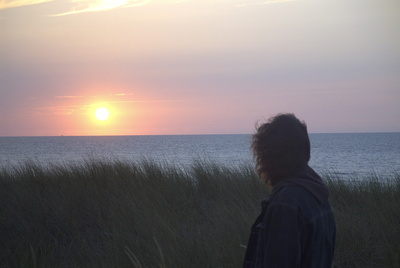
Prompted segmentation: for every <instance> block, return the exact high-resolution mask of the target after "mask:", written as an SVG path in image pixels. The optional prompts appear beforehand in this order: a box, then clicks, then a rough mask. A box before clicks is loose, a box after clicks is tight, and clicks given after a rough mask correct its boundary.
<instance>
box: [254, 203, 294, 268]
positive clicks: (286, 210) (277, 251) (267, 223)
mask: <svg viewBox="0 0 400 268" xmlns="http://www.w3.org/2000/svg"><path fill="white" fill-rule="evenodd" d="M300 224H301V223H300V216H299V213H298V208H296V207H295V206H293V207H292V206H290V205H288V204H281V203H275V204H270V206H269V207H268V208H267V211H266V213H265V215H264V218H263V221H262V224H261V226H260V233H259V234H260V236H259V240H258V247H257V250H258V251H259V252H257V254H256V256H257V257H256V267H265V268H269V267H280V268H282V267H283V268H284V267H290V268H293V267H299V266H300V256H301V242H300V235H301V234H300V230H301V226H300Z"/></svg>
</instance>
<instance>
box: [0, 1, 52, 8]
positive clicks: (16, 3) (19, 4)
mask: <svg viewBox="0 0 400 268" xmlns="http://www.w3.org/2000/svg"><path fill="white" fill-rule="evenodd" d="M51 1H53V0H0V9H6V8H12V7H22V6H30V5H37V4H42V3H46V2H51Z"/></svg>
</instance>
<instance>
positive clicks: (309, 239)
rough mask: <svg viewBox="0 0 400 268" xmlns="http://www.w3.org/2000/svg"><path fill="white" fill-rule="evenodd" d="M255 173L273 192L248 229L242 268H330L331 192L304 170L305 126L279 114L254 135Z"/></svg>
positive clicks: (306, 154) (307, 146) (332, 241)
mask: <svg viewBox="0 0 400 268" xmlns="http://www.w3.org/2000/svg"><path fill="white" fill-rule="evenodd" d="M252 148H253V153H254V158H255V162H256V171H257V173H258V175H259V177H260V179H261V180H262V181H263V182H265V183H266V184H267V186H268V187H272V188H271V193H270V196H269V197H268V199H267V200H264V201H263V202H262V211H261V214H260V216H259V217H258V218H257V219H256V221H255V222H254V224H253V225H252V227H251V234H250V237H249V241H248V244H247V250H246V255H245V259H244V262H243V267H279V268H283V267H290V268H295V267H307V268H313V267H318V268H325V267H331V266H332V263H333V255H334V250H335V237H336V223H335V218H334V214H333V212H332V209H331V207H330V204H329V201H328V197H329V191H328V188H327V186H326V185H325V183H324V182H323V181H322V179H321V177H320V176H319V175H318V174H317V173H316V172H315V171H314V170H313V169H312V168H311V167H309V165H308V162H309V160H310V140H309V136H308V132H307V126H306V124H305V123H304V122H302V121H300V120H299V119H298V118H296V116H295V115H294V114H278V115H276V116H274V117H272V118H270V119H269V121H268V122H266V123H264V124H262V125H260V126H259V127H258V128H257V131H256V133H255V134H254V135H253V142H252Z"/></svg>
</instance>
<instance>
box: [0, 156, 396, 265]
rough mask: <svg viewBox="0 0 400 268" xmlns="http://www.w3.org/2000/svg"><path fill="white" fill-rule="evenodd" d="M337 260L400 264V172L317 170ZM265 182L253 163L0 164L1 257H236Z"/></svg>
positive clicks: (84, 261)
mask: <svg viewBox="0 0 400 268" xmlns="http://www.w3.org/2000/svg"><path fill="white" fill-rule="evenodd" d="M323 178H324V180H325V181H326V182H327V184H328V186H329V188H330V191H331V195H330V202H331V205H332V207H333V210H334V212H335V215H336V221H337V248H336V256H335V265H334V267H399V266H400V243H399V242H398V241H400V228H399V222H400V176H399V175H394V176H393V177H392V178H377V177H376V176H372V177H371V178H368V179H366V178H363V179H358V180H356V179H357V178H355V180H354V181H350V182H349V181H345V180H342V179H340V178H338V177H337V176H336V175H335V174H333V173H327V174H324V175H323ZM267 195H268V190H267V189H266V187H265V186H264V185H262V183H261V182H260V181H259V180H258V178H257V176H256V174H255V173H254V170H253V168H252V167H251V166H248V165H242V166H235V167H230V166H220V165H217V164H215V163H213V162H212V161H193V163H192V165H191V166H190V167H185V168H182V167H177V166H172V165H168V164H165V163H159V162H154V161H149V160H143V161H140V162H134V163H125V162H120V161H114V162H113V161H102V160H88V161H85V162H84V163H82V164H71V165H47V166H41V165H40V164H38V163H35V162H26V163H24V164H23V165H19V166H16V167H11V168H10V167H8V168H7V169H6V168H2V169H0V202H1V206H0V241H1V243H0V267H240V266H241V264H242V260H243V257H244V253H245V246H246V244H247V239H248V236H249V232H250V226H251V224H252V223H253V221H254V220H255V218H256V217H257V216H258V214H259V213H260V202H261V200H262V199H265V198H266V197H267Z"/></svg>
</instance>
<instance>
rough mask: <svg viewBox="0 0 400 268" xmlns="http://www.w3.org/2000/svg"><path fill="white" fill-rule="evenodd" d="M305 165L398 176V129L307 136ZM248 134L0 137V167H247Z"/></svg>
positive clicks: (347, 174) (354, 174)
mask: <svg viewBox="0 0 400 268" xmlns="http://www.w3.org/2000/svg"><path fill="white" fill-rule="evenodd" d="M310 140H311V160H310V163H309V164H310V166H311V167H312V168H314V169H315V170H316V171H317V172H319V173H323V174H326V173H328V174H335V175H337V176H338V177H340V178H368V177H371V176H376V177H379V178H388V179H390V178H393V177H394V176H397V175H399V174H400V133H334V134H326V133H323V134H310ZM250 145H251V135H246V134H232V135H160V136H81V137H79V136H57V137H0V168H3V169H12V168H14V167H18V166H20V165H24V164H25V163H27V162H32V161H33V162H35V163H37V164H39V165H43V166H49V165H54V164H55V165H71V164H79V163H84V162H85V161H92V160H102V161H123V162H128V163H129V162H140V161H143V160H150V161H156V162H159V163H160V164H163V165H165V164H167V165H169V164H171V165H175V166H179V167H182V168H186V167H189V168H190V166H191V165H192V164H193V163H195V162H197V161H204V162H208V163H215V164H218V165H224V166H229V167H235V166H241V165H253V166H254V161H253V156H252V151H251V148H250Z"/></svg>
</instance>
